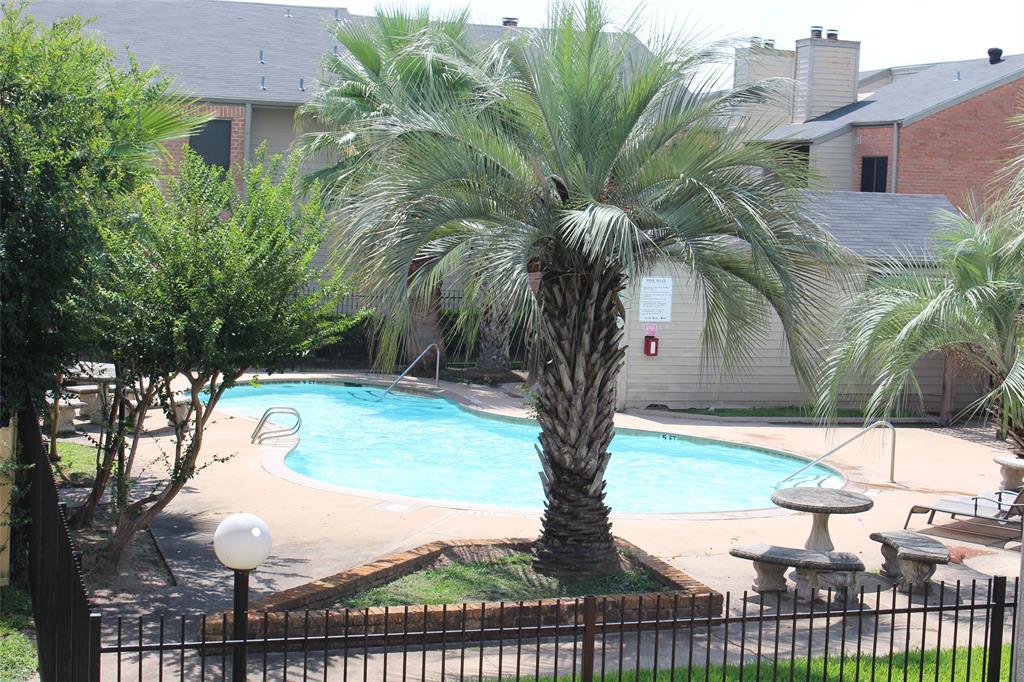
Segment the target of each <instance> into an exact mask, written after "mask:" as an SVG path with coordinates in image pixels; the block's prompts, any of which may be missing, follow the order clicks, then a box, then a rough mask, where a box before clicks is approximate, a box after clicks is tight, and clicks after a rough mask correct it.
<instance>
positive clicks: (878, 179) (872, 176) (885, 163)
mask: <svg viewBox="0 0 1024 682" xmlns="http://www.w3.org/2000/svg"><path fill="white" fill-rule="evenodd" d="M888 174H889V157H888V156H865V157H864V158H863V159H861V166H860V191H861V192H886V191H888V187H889V185H888V183H886V179H887V176H888Z"/></svg>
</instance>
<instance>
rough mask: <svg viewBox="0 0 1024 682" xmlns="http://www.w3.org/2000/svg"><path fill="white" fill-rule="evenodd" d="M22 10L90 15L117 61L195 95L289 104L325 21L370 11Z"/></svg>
mask: <svg viewBox="0 0 1024 682" xmlns="http://www.w3.org/2000/svg"><path fill="white" fill-rule="evenodd" d="M339 2H343V0H339ZM28 12H29V13H30V14H32V15H33V16H35V17H36V18H37V19H39V20H40V21H44V22H47V23H50V22H53V21H55V20H57V19H60V18H62V17H65V16H70V15H74V14H78V15H81V16H83V17H86V18H95V21H93V23H92V24H90V28H91V29H93V30H95V31H97V32H99V33H100V35H102V37H103V39H104V41H105V42H106V44H107V46H108V47H110V48H111V49H113V50H115V51H116V52H117V53H118V54H117V57H118V60H119V62H120V63H121V64H122V65H124V64H126V63H127V54H126V52H125V49H124V48H127V49H128V50H130V51H131V53H132V54H133V55H135V57H136V58H138V60H139V62H140V63H141V64H142V65H143V66H146V67H148V66H150V65H153V64H156V65H158V66H160V67H161V68H162V69H163V70H164V71H165V72H166V73H167V74H169V75H172V76H174V77H176V79H177V82H178V84H179V85H181V86H182V87H183V88H184V89H185V90H187V91H188V92H190V93H191V94H193V95H195V96H196V97H199V98H201V99H205V100H211V101H219V102H254V103H266V104H288V105H297V104H301V103H303V102H305V101H306V100H308V99H309V98H310V97H311V96H312V94H313V93H314V92H315V91H316V88H317V77H318V76H319V75H320V60H321V57H322V56H323V55H324V53H325V52H327V51H329V50H332V49H334V47H335V45H336V41H335V40H334V39H333V37H332V36H331V34H330V32H329V27H330V25H331V24H332V23H333V22H335V21H338V20H340V21H356V22H363V21H367V20H368V19H369V17H362V16H356V15H353V14H349V12H348V11H347V10H345V9H343V8H339V9H337V10H334V9H331V8H327V7H301V6H294V5H269V4H261V3H253V2H224V1H222V0H35V1H34V2H33V3H32V4H31V5H29V7H28ZM509 30H515V29H509V28H506V27H503V26H489V25H472V26H470V27H469V35H470V38H471V39H473V40H474V41H479V42H482V43H489V42H494V41H496V40H498V39H499V38H501V36H502V35H504V34H505V32H507V31H509ZM339 49H341V48H339ZM261 50H262V53H263V63H261V62H260V51H261ZM300 79H301V85H302V87H303V88H304V90H303V89H300Z"/></svg>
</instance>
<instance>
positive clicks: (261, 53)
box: [260, 47, 266, 64]
mask: <svg viewBox="0 0 1024 682" xmlns="http://www.w3.org/2000/svg"><path fill="white" fill-rule="evenodd" d="M260 64H266V62H265V61H263V48H262V47H261V48H260Z"/></svg>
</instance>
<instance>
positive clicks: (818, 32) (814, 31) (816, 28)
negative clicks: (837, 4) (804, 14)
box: [811, 26, 821, 38]
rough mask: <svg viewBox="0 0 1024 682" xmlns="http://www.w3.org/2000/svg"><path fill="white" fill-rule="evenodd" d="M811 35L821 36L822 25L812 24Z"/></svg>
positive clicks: (814, 36) (813, 36)
mask: <svg viewBox="0 0 1024 682" xmlns="http://www.w3.org/2000/svg"><path fill="white" fill-rule="evenodd" d="M811 37H812V38H820V37H821V26H811Z"/></svg>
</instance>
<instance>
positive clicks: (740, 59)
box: [733, 47, 796, 129]
mask: <svg viewBox="0 0 1024 682" xmlns="http://www.w3.org/2000/svg"><path fill="white" fill-rule="evenodd" d="M795 59H796V53H794V52H792V51H789V50H776V49H772V48H760V47H745V48H739V49H737V50H736V61H735V62H734V64H733V83H734V84H735V85H737V86H740V85H748V84H750V83H759V82H761V81H764V80H766V79H769V78H786V79H792V78H793V69H794V61H795ZM792 100H793V87H792V81H790V82H789V83H788V84H783V83H780V84H779V91H778V93H777V95H776V97H775V99H774V100H773V101H770V102H765V103H763V104H749V105H746V106H744V107H742V109H741V110H740V111H739V112H737V113H738V115H739V116H740V117H741V118H742V119H743V122H744V123H746V124H748V125H754V126H759V127H764V128H765V129H771V128H775V127H777V126H780V125H782V124H784V123H789V121H790V120H791V119H792V117H793V109H792Z"/></svg>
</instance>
